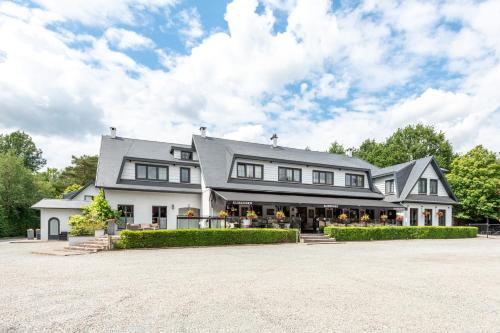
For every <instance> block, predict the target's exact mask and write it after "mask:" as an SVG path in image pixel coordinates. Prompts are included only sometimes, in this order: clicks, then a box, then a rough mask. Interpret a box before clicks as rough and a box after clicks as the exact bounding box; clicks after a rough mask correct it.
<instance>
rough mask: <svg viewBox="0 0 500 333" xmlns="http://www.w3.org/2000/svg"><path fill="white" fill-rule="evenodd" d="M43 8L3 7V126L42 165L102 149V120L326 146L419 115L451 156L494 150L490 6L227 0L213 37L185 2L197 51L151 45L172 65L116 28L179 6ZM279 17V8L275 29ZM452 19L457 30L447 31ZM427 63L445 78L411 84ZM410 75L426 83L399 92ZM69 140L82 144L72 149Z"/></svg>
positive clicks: (137, 128) (124, 127) (159, 136)
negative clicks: (29, 139) (93, 28)
mask: <svg viewBox="0 0 500 333" xmlns="http://www.w3.org/2000/svg"><path fill="white" fill-rule="evenodd" d="M38 3H40V5H41V8H26V7H23V6H21V5H19V4H14V3H11V2H4V3H1V4H0V127H2V129H3V130H12V129H16V128H21V129H25V130H27V131H28V132H29V133H31V134H34V137H35V140H36V142H37V143H38V144H39V145H40V146H41V147H42V149H44V152H45V155H46V156H47V158H48V159H49V165H50V166H53V165H57V166H63V165H64V164H66V163H68V162H69V159H70V155H71V154H80V153H95V152H96V151H97V150H98V141H99V134H100V133H102V132H104V131H107V130H106V128H107V127H108V126H110V125H114V126H117V127H118V132H119V135H124V136H129V137H137V138H144V139H153V140H166V141H174V142H175V141H179V142H189V139H190V135H191V134H192V133H193V132H197V130H198V127H199V125H200V124H206V125H207V126H208V127H209V133H210V135H215V136H225V137H227V138H233V139H243V140H252V141H259V142H268V141H269V140H268V139H269V136H270V135H271V134H272V132H274V131H276V132H278V135H279V136H280V144H287V145H292V146H296V147H306V146H310V147H312V148H313V149H317V150H325V149H326V148H327V146H328V144H329V143H330V142H331V141H334V140H336V141H339V142H341V143H343V144H345V145H346V146H355V145H358V144H359V143H361V141H362V140H364V139H365V138H368V137H373V138H376V139H379V140H381V139H383V138H384V137H386V136H388V135H390V134H391V133H392V132H393V130H394V129H395V128H397V127H400V126H405V125H407V124H411V123H415V122H417V121H419V122H423V123H425V124H431V125H434V126H436V127H437V128H438V129H440V130H443V131H445V132H446V135H447V136H448V137H449V138H450V139H451V140H452V142H453V144H454V145H455V148H457V149H459V150H462V151H463V150H465V149H469V148H470V147H471V146H472V145H474V144H478V143H483V144H485V145H486V146H488V147H489V148H492V149H495V150H500V142H499V138H498V134H497V133H498V132H499V131H498V130H499V125H498V124H499V117H500V116H499V111H498V110H499V109H500V97H499V95H498V87H499V86H500V60H499V54H500V43H499V42H498V41H499V37H498V34H497V32H498V31H499V30H498V29H497V27H498V26H497V24H498V23H497V21H495V20H494V15H492V14H491V12H492V11H494V10H495V9H496V6H497V5H496V4H495V1H485V2H483V3H481V4H478V5H468V6H464V7H457V6H458V5H457V6H455V7H453V8H452V6H449V5H448V4H440V3H437V4H432V3H429V2H422V3H421V2H419V1H412V2H402V3H399V4H396V3H388V2H378V1H366V2H365V3H363V4H362V5H361V6H359V7H356V8H347V9H345V8H343V9H341V10H338V11H336V12H333V11H332V6H331V3H330V2H329V1H326V0H320V1H317V2H315V5H314V6H312V5H311V4H310V2H309V1H304V0H302V1H281V0H278V1H275V0H272V1H268V2H266V3H267V5H266V3H265V4H264V8H263V10H261V11H260V10H259V12H258V13H257V7H258V3H257V1H255V0H236V1H234V2H232V3H230V4H229V5H228V7H227V11H226V14H225V19H226V21H227V26H228V30H227V32H220V31H219V32H213V33H206V32H204V31H203V29H202V27H201V23H200V17H199V14H198V13H197V12H196V11H194V10H193V9H186V10H185V11H184V14H182V15H184V18H185V20H184V21H183V22H184V25H183V27H184V29H186V30H185V31H184V32H182V33H183V34H184V36H185V37H186V42H188V43H192V44H188V46H189V47H190V53H189V54H187V55H179V54H177V53H175V52H174V51H171V50H166V49H160V48H159V47H160V46H157V49H155V50H151V52H152V53H153V54H154V53H156V54H157V55H158V56H159V57H160V61H161V62H162V63H163V64H164V65H165V67H166V68H167V70H159V69H156V70H153V69H150V68H147V67H145V66H143V65H141V64H140V63H138V62H137V61H136V60H134V59H133V58H131V57H130V56H128V55H127V54H125V53H124V52H122V50H124V49H125V50H126V49H131V48H132V49H133V48H140V47H141V48H154V47H155V46H154V43H153V42H152V41H151V39H149V38H148V37H146V36H142V35H139V34H138V33H137V32H134V31H132V30H130V29H132V28H129V27H128V28H127V29H128V30H124V29H123V28H122V27H117V26H114V25H113V23H115V22H120V23H125V24H129V23H133V24H137V23H138V22H139V20H138V18H139V17H140V16H141V12H142V10H149V11H155V10H158V11H159V10H163V9H165V7H168V6H170V5H172V3H173V1H157V2H149V3H147V2H146V1H145V0H135V1H131V0H130V1H115V0H111V1H109V2H108V1H106V2H101V1H99V2H98V4H97V2H94V0H91V1H85V2H83V1H82V2H80V1H77V2H75V6H74V8H68V7H70V6H67V4H66V5H62V4H61V3H60V2H59V1H54V0H39V2H38ZM463 8H466V9H463ZM273 10H279V11H282V12H280V14H281V15H282V14H283V12H285V13H286V15H287V20H286V22H285V26H284V27H281V28H280V29H279V32H276V31H275V24H276V15H275V14H276V13H275V12H273ZM412 11H415V12H418V13H421V15H417V17H412V15H411V13H412ZM373 13H375V14H374V15H372V16H370V14H373ZM202 14H203V13H202ZM466 14H467V15H466ZM181 17H182V16H181ZM65 20H66V21H68V20H74V21H79V22H81V23H83V24H88V25H97V26H98V25H101V26H103V27H105V28H102V29H101V30H103V31H102V36H103V37H100V38H98V37H94V36H91V35H87V34H83V33H79V32H78V31H72V30H65V29H62V28H60V27H59V28H58V29H57V30H56V31H54V29H52V28H51V25H49V23H53V22H59V21H65ZM412 20H413V21H414V23H412ZM450 20H459V21H460V22H461V23H462V24H463V27H464V28H463V29H462V30H460V31H454V30H453V29H449V28H448V27H446V26H443V25H441V23H442V22H443V21H447V22H448V21H450ZM198 24H199V25H198ZM67 29H70V28H67ZM394 31H399V33H400V34H399V35H397V37H395V36H394ZM155 40H157V39H156V38H155ZM467 41H470V42H468V43H469V44H467V45H465V46H464V45H463V42H467ZM75 42H78V44H79V47H75V46H74V44H75ZM158 43H159V42H158ZM82 45H83V46H82ZM110 45H111V46H112V48H110ZM443 59H445V60H446V61H443ZM430 60H432V61H436V60H437V61H443V63H444V64H445V65H444V67H443V68H442V70H443V72H448V73H450V74H451V75H450V76H451V77H452V79H449V80H447V79H446V78H441V77H438V79H442V80H444V81H446V83H449V85H448V86H446V85H444V86H436V85H435V83H434V80H430V79H427V80H428V81H425V82H418V81H419V80H421V78H420V77H419V75H420V74H421V72H422V71H423V70H424V69H425V66H426V64H427V63H428V61H430ZM413 84H421V85H422V89H417V90H415V92H414V93H412V95H411V96H409V97H400V95H399V94H400V93H401V91H403V93H406V88H407V87H408V86H409V87H410V88H411V87H412V85H413ZM290 87H293V88H290ZM324 99H327V100H330V101H331V105H329V106H326V107H325V106H324V105H322V104H321V101H320V100H324ZM337 103H341V104H337ZM325 115H326V118H325ZM75 137H78V138H83V139H81V140H79V141H78V144H75V143H74V141H75V139H74V138H75Z"/></svg>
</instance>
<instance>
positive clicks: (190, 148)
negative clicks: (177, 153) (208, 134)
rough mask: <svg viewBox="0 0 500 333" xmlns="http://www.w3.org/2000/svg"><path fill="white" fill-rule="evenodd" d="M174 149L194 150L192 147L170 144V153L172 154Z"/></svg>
mask: <svg viewBox="0 0 500 333" xmlns="http://www.w3.org/2000/svg"><path fill="white" fill-rule="evenodd" d="M174 150H185V151H190V152H194V151H195V150H194V149H193V147H181V146H170V154H172V152H173V151H174Z"/></svg>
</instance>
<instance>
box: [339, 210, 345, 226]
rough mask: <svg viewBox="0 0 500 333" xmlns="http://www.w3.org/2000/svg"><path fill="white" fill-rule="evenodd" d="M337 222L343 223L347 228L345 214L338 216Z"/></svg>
mask: <svg viewBox="0 0 500 333" xmlns="http://www.w3.org/2000/svg"><path fill="white" fill-rule="evenodd" d="M339 220H340V222H342V223H344V225H346V226H347V214H346V213H342V214H340V215H339Z"/></svg>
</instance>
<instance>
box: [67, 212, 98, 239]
mask: <svg viewBox="0 0 500 333" xmlns="http://www.w3.org/2000/svg"><path fill="white" fill-rule="evenodd" d="M68 225H69V226H70V227H71V231H70V232H69V234H70V236H94V231H95V230H96V229H100V227H101V224H96V223H95V221H93V220H90V219H89V218H88V217H86V216H83V215H72V216H70V218H69V221H68Z"/></svg>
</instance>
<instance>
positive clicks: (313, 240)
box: [300, 234, 338, 245]
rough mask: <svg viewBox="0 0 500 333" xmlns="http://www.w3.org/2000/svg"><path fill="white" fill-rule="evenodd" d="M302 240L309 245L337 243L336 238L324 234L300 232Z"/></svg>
mask: <svg viewBox="0 0 500 333" xmlns="http://www.w3.org/2000/svg"><path fill="white" fill-rule="evenodd" d="M300 242H301V243H305V244H307V245H314V244H335V243H337V242H336V241H335V238H330V237H329V236H327V235H324V234H300ZM337 244H338V243H337Z"/></svg>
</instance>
